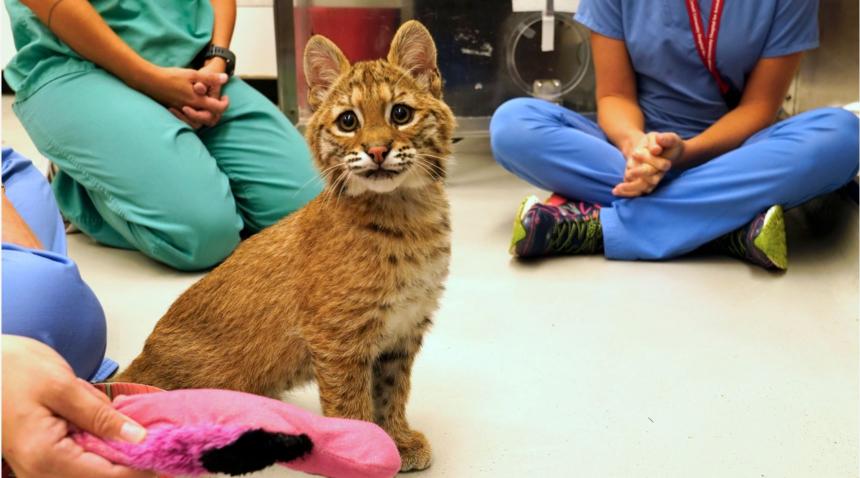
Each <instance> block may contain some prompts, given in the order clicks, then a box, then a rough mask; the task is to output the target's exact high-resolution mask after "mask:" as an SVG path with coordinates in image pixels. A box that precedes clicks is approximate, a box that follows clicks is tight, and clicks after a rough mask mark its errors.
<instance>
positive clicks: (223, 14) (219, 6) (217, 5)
mask: <svg viewBox="0 0 860 478" xmlns="http://www.w3.org/2000/svg"><path fill="white" fill-rule="evenodd" d="M212 10H214V11H215V26H214V27H213V30H212V44H213V45H216V46H220V47H222V48H230V41H231V40H232V39H233V28H234V27H235V25H236V0H212Z"/></svg>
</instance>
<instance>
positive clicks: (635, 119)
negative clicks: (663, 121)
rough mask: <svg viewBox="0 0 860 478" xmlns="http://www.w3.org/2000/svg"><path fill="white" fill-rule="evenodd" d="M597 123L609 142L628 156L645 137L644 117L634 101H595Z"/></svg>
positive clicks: (606, 99)
mask: <svg viewBox="0 0 860 478" xmlns="http://www.w3.org/2000/svg"><path fill="white" fill-rule="evenodd" d="M597 122H598V124H599V125H600V127H601V128H602V129H603V131H604V133H606V136H607V138H609V141H610V142H612V144H614V145H615V146H616V147H617V148H618V149H620V150H621V151H622V153H624V155H625V156H628V155H630V154H631V153H632V150H633V148H634V147H636V145H637V144H638V143H639V140H640V139H642V136H644V135H645V132H644V127H645V117H644V115H643V114H642V110H641V109H639V105H638V104H637V103H636V101H635V100H633V99H630V98H626V97H623V96H604V97H602V98H599V99H598V100H597Z"/></svg>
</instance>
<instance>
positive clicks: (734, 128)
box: [673, 104, 776, 169]
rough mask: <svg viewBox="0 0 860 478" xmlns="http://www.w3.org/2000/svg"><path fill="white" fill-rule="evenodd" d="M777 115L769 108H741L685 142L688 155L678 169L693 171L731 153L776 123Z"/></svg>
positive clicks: (757, 106) (680, 162) (750, 106)
mask: <svg viewBox="0 0 860 478" xmlns="http://www.w3.org/2000/svg"><path fill="white" fill-rule="evenodd" d="M775 119H776V114H775V113H772V112H771V108H770V107H769V106H768V105H757V104H746V105H740V106H738V107H737V108H735V109H734V110H732V111H730V112H728V113H727V114H726V115H725V116H723V117H722V118H720V119H719V120H718V121H717V122H716V123H714V124H713V125H711V127H710V128H708V129H706V130H705V131H704V132H702V133H701V134H699V135H698V136H695V137H693V138H691V139H688V140H687V141H685V143H684V153H683V155H682V156H681V158H679V159H678V160H677V161H676V162H675V163H674V165H673V166H674V167H677V168H680V169H689V168H692V167H695V166H698V165H700V164H702V163H706V162H708V161H710V160H711V159H713V158H715V157H717V156H719V155H721V154H723V153H726V152H728V151H731V150H733V149H735V148H737V147H739V146H740V145H741V144H743V142H744V141H746V140H747V139H748V138H749V137H750V136H752V135H754V134H755V133H757V132H758V131H761V130H762V129H764V128H766V127H768V126H770V125H771V124H773V122H774V120H775Z"/></svg>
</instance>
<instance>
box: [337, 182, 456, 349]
mask: <svg viewBox="0 0 860 478" xmlns="http://www.w3.org/2000/svg"><path fill="white" fill-rule="evenodd" d="M405 197H406V198H408V199H407V200H404V199H398V198H397V195H395V196H394V197H391V198H386V202H385V203H383V204H379V203H377V204H374V205H373V207H371V208H359V210H360V211H361V212H360V213H358V214H356V215H355V216H353V218H352V219H353V223H352V224H351V226H352V228H354V230H356V233H357V234H356V235H357V236H359V237H362V239H361V240H359V242H358V244H362V245H361V246H360V247H367V248H368V251H369V256H370V257H374V258H375V260H374V261H372V262H375V263H377V264H379V270H378V271H377V274H370V275H369V276H366V278H367V279H369V280H380V283H379V284H378V285H377V286H378V289H377V290H378V293H379V296H378V297H379V298H378V303H377V304H376V307H375V309H376V310H377V311H378V313H379V319H380V320H381V322H382V324H383V328H382V330H381V331H380V335H379V337H380V338H379V344H378V347H379V349H380V350H386V349H390V348H392V347H393V346H394V345H395V344H396V343H397V342H398V341H399V340H401V339H404V338H407V337H411V336H414V335H416V334H418V333H420V332H421V331H423V330H424V329H425V328H426V327H427V326H428V325H429V324H430V322H431V315H432V313H433V312H434V311H435V310H436V308H437V306H438V302H439V298H440V296H441V294H442V291H443V289H444V281H445V278H446V277H447V275H448V265H449V262H450V256H451V246H450V222H449V211H448V203H447V198H446V196H445V194H444V191H443V190H442V189H441V187H435V186H434V187H433V188H431V189H430V190H428V191H424V192H423V193H416V192H409V193H407V194H406V195H405ZM349 213H350V214H352V213H355V211H354V210H352V211H350V212H349ZM359 273H360V272H359ZM365 285H367V284H365ZM371 287H372V286H371Z"/></svg>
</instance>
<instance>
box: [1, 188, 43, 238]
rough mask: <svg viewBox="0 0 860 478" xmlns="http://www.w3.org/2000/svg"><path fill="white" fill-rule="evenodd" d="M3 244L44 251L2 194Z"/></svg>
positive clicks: (28, 227)
mask: <svg viewBox="0 0 860 478" xmlns="http://www.w3.org/2000/svg"><path fill="white" fill-rule="evenodd" d="M3 242H7V243H11V244H17V245H19V246H23V247H28V248H30V249H44V247H43V246H42V243H41V242H39V238H38V237H36V234H35V233H34V232H33V230H32V229H30V226H28V225H27V223H26V222H25V221H24V218H22V217H21V215H20V214H18V211H17V210H16V209H15V206H13V205H12V201H10V200H9V198H7V197H6V193H5V192H3Z"/></svg>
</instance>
